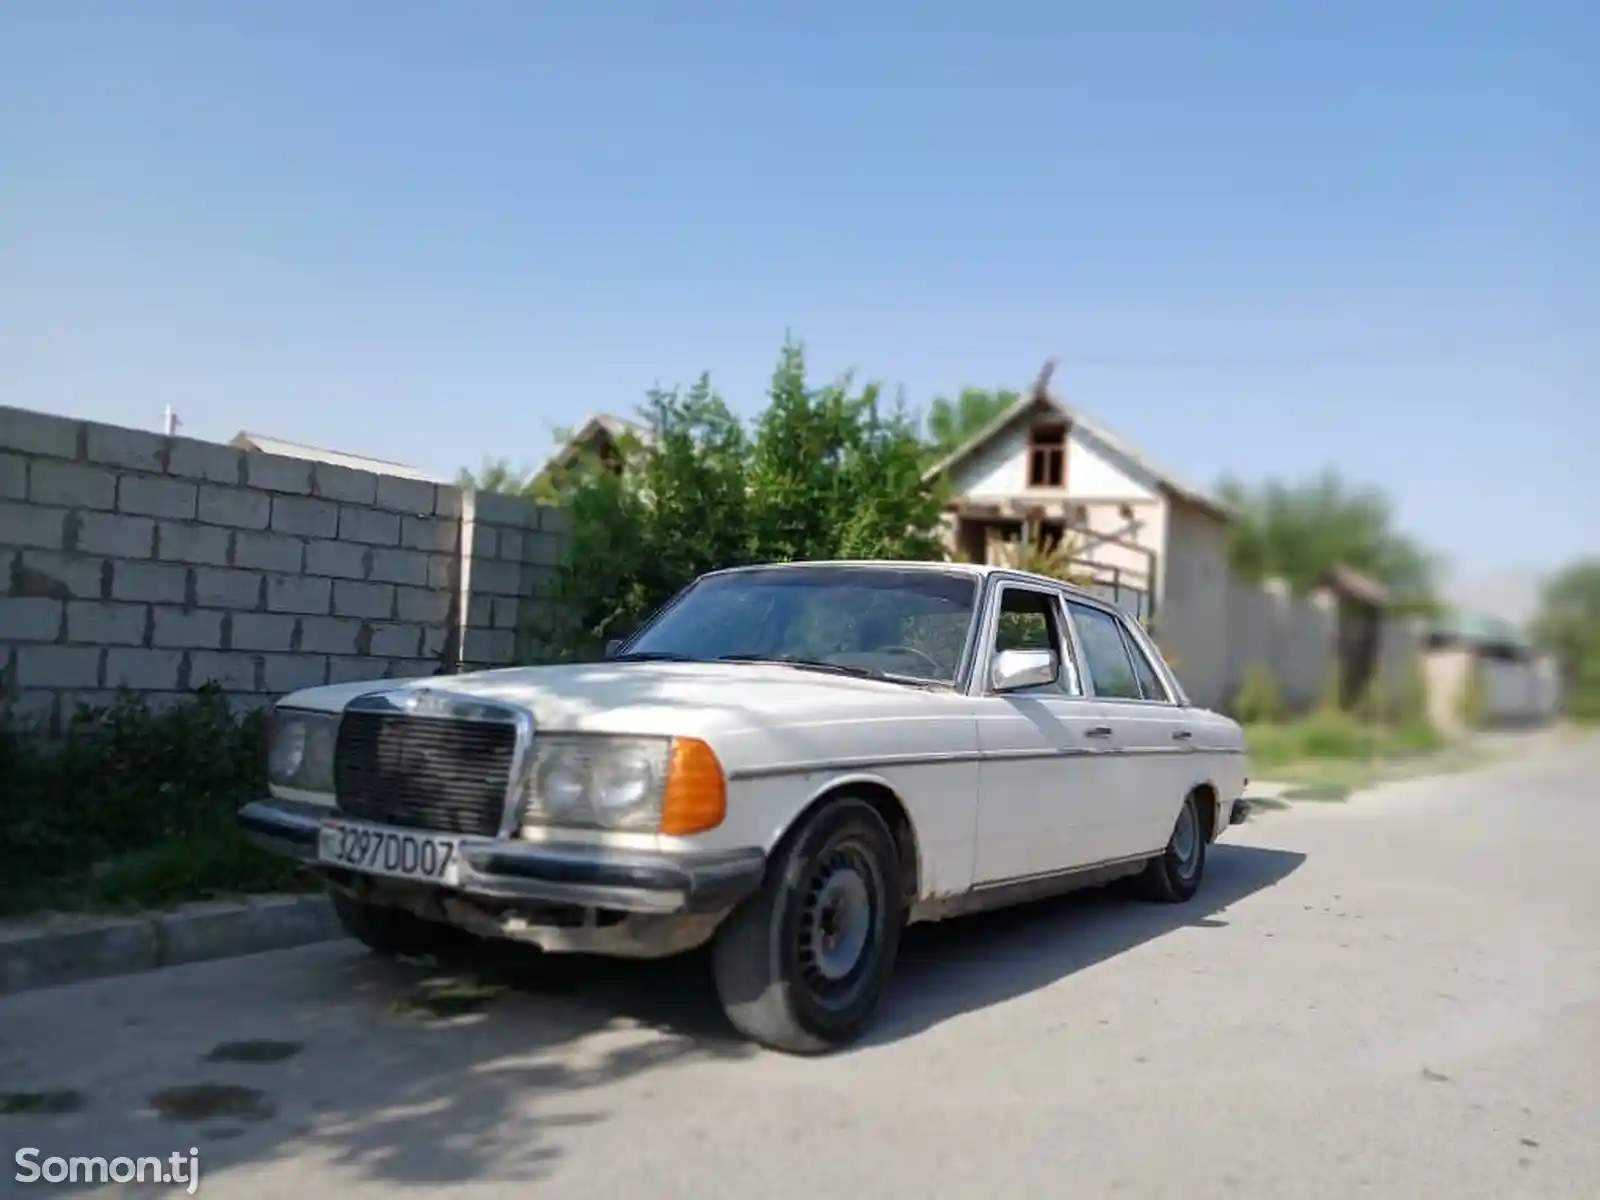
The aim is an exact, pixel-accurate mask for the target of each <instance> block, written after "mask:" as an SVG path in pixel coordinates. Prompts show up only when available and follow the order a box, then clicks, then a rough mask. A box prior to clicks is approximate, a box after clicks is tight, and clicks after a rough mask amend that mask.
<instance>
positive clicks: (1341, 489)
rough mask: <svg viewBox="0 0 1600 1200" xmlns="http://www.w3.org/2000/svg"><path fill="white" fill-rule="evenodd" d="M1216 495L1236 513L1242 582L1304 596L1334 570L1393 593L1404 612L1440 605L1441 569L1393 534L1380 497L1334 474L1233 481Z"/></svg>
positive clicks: (1232, 542)
mask: <svg viewBox="0 0 1600 1200" xmlns="http://www.w3.org/2000/svg"><path fill="white" fill-rule="evenodd" d="M1218 490H1219V491H1220V493H1221V495H1222V498H1223V500H1224V501H1225V502H1226V503H1227V504H1228V505H1229V507H1231V508H1232V509H1233V510H1234V514H1235V516H1234V521H1233V524H1232V527H1231V529H1230V532H1229V545H1228V553H1229V558H1230V560H1231V563H1232V566H1233V570H1234V573H1235V574H1236V575H1238V576H1239V577H1240V578H1242V579H1248V580H1256V581H1259V580H1262V579H1270V578H1278V579H1283V580H1285V581H1286V582H1288V584H1289V585H1290V586H1291V587H1293V588H1295V589H1297V590H1299V591H1302V592H1304V591H1309V590H1311V589H1312V588H1313V587H1315V586H1316V583H1317V580H1318V577H1319V576H1320V575H1321V574H1322V573H1323V572H1324V571H1326V570H1327V569H1329V568H1330V567H1335V566H1346V567H1351V568H1353V569H1355V570H1357V571H1361V572H1363V573H1364V574H1367V575H1370V576H1372V577H1373V578H1375V579H1377V580H1379V581H1381V582H1382V583H1384V584H1385V585H1387V586H1388V588H1389V590H1390V592H1391V594H1392V596H1393V597H1394V600H1395V602H1396V603H1397V605H1398V606H1400V607H1405V608H1411V609H1421V610H1429V609H1431V608H1432V607H1433V606H1434V605H1435V603H1436V601H1435V596H1436V592H1435V584H1436V579H1437V575H1438V569H1439V564H1438V562H1437V560H1436V559H1435V558H1434V557H1433V556H1432V555H1431V554H1429V553H1428V552H1427V551H1426V550H1424V549H1423V548H1422V547H1421V546H1420V545H1418V544H1417V542H1415V541H1414V540H1412V539H1411V538H1409V537H1407V536H1406V535H1405V534H1403V533H1400V532H1399V531H1398V530H1396V529H1395V526H1394V515H1393V511H1392V509H1391V507H1390V504H1389V500H1388V498H1387V497H1386V496H1385V495H1384V494H1383V493H1382V492H1379V491H1377V490H1376V489H1372V488H1353V487H1351V486H1350V485H1349V484H1347V483H1346V482H1345V481H1344V479H1343V478H1341V477H1340V475H1339V474H1338V472H1336V471H1334V470H1331V469H1330V470H1327V471H1324V472H1323V473H1322V474H1321V475H1320V476H1319V477H1317V478H1316V479H1313V480H1311V481H1310V482H1307V483H1301V484H1286V483H1282V482H1280V481H1278V480H1269V481H1267V482H1266V483H1264V484H1261V485H1259V486H1257V487H1247V486H1246V485H1244V484H1242V483H1240V482H1239V481H1238V480H1234V479H1227V480H1224V481H1223V483H1222V485H1221V486H1220V488H1219V489H1218Z"/></svg>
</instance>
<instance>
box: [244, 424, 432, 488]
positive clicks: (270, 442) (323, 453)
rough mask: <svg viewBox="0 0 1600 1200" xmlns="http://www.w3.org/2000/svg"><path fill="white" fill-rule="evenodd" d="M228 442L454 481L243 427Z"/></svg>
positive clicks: (374, 470)
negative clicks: (251, 431)
mask: <svg viewBox="0 0 1600 1200" xmlns="http://www.w3.org/2000/svg"><path fill="white" fill-rule="evenodd" d="M228 445H230V446H235V447H237V448H238V449H240V450H254V451H256V452H258V453H260V454H277V455H281V456H282V457H284V458H303V459H305V460H306V461H308V462H320V463H331V464H332V465H334V466H336V467H350V468H351V469H353V470H356V471H371V472H372V473H373V474H374V475H395V476H399V477H400V478H402V479H420V480H422V481H423V482H424V483H449V482H451V481H450V480H448V479H445V478H442V477H441V476H438V475H433V474H430V473H429V472H427V471H424V470H423V469H422V468H421V467H413V466H411V465H409V464H407V463H397V462H390V461H389V460H388V459H383V458H368V457H366V456H365V455H362V454H346V453H344V452H343V451H342V450H324V449H322V448H321V447H320V446H304V445H301V444H300V443H298V442H286V441H284V440H283V439H282V438H275V437H268V436H267V435H266V434H263V433H250V432H249V431H248V430H240V431H239V432H238V433H236V434H234V436H233V438H232V439H231V440H230V441H229V442H228Z"/></svg>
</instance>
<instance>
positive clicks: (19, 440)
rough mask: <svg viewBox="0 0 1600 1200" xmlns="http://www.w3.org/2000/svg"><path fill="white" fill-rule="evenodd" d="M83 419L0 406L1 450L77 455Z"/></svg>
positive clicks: (54, 456)
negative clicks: (76, 419) (74, 419)
mask: <svg viewBox="0 0 1600 1200" xmlns="http://www.w3.org/2000/svg"><path fill="white" fill-rule="evenodd" d="M82 429H83V422H82V421H73V420H71V419H69V418H67V417H54V416H51V415H50V414H48V413H41V412H33V411H32V410H30V409H26V408H10V407H7V406H5V405H0V449H4V450H20V451H22V452H23V453H24V454H48V455H50V456H51V457H52V458H77V457H78V434H79V432H80V431H81V430H82Z"/></svg>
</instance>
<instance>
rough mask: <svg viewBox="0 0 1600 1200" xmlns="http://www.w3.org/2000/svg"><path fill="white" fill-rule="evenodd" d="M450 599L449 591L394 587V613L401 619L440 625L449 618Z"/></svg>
mask: <svg viewBox="0 0 1600 1200" xmlns="http://www.w3.org/2000/svg"><path fill="white" fill-rule="evenodd" d="M451 600H452V597H451V595H450V593H449V592H436V591H434V590H433V589H431V588H408V587H403V588H396V589H395V615H396V616H398V617H399V618H400V619H401V620H402V621H420V622H421V623H422V624H424V625H442V624H443V623H444V622H446V621H448V620H449V619H450V603H451Z"/></svg>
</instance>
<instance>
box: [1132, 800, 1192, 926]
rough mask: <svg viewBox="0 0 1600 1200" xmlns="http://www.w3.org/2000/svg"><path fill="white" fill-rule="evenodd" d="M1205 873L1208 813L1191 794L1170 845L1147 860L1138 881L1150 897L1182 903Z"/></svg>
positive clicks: (1140, 887)
mask: <svg viewBox="0 0 1600 1200" xmlns="http://www.w3.org/2000/svg"><path fill="white" fill-rule="evenodd" d="M1205 873H1206V823H1205V816H1204V814H1203V813H1201V811H1200V806H1199V804H1198V802H1197V801H1196V800H1195V798H1194V797H1193V796H1187V797H1185V798H1184V801H1183V807H1182V808H1181V809H1179V810H1178V819H1177V821H1176V822H1175V823H1174V824H1173V827H1172V836H1171V837H1170V838H1169V839H1168V840H1167V848H1166V849H1165V850H1164V851H1162V852H1161V853H1160V854H1158V855H1156V856H1155V857H1154V858H1152V859H1151V860H1150V861H1149V862H1147V863H1146V864H1145V866H1144V870H1143V871H1142V872H1141V873H1140V874H1139V876H1138V877H1137V884H1138V888H1139V892H1140V894H1141V895H1143V896H1144V898H1145V899H1147V900H1154V901H1157V902H1158V903H1162V904H1182V903H1183V902H1184V901H1185V900H1188V899H1189V898H1190V897H1192V896H1193V895H1194V894H1195V893H1196V892H1197V891H1199V890H1200V881H1201V880H1202V879H1204V878H1205Z"/></svg>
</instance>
